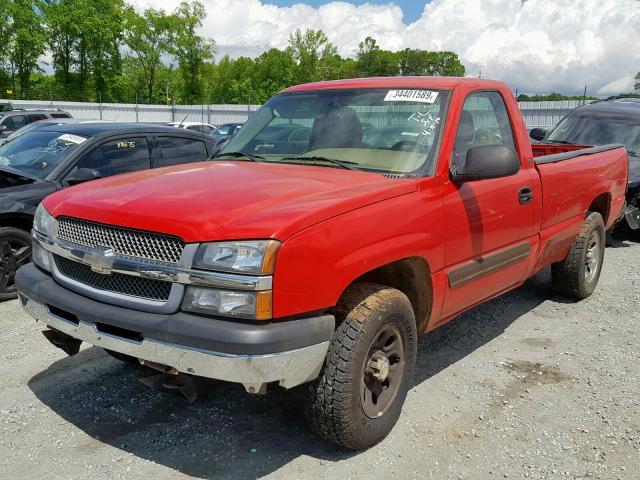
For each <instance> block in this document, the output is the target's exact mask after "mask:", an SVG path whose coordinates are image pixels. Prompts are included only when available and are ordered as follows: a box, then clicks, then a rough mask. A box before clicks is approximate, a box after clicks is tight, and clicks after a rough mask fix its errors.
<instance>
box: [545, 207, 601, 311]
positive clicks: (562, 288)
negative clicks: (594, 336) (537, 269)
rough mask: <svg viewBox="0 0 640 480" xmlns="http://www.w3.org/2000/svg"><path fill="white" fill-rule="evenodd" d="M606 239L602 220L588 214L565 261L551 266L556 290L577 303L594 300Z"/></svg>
mask: <svg viewBox="0 0 640 480" xmlns="http://www.w3.org/2000/svg"><path fill="white" fill-rule="evenodd" d="M605 237H606V234H605V230H604V221H603V220H602V216H601V215H600V214H599V213H597V212H591V213H589V215H588V216H587V218H586V219H585V221H584V222H583V223H582V227H580V233H579V234H578V236H577V237H576V239H575V240H574V242H573V245H571V249H570V250H569V253H568V254H567V256H566V257H565V259H564V260H562V261H561V262H558V263H554V264H553V265H552V266H551V278H552V281H553V286H554V288H555V289H556V290H557V291H558V292H559V293H561V294H563V295H566V296H568V297H573V298H576V299H578V300H582V299H584V298H587V297H589V296H591V294H592V293H593V291H594V290H595V288H596V285H598V279H599V278H600V272H601V271H602V263H603V260H604V247H605Z"/></svg>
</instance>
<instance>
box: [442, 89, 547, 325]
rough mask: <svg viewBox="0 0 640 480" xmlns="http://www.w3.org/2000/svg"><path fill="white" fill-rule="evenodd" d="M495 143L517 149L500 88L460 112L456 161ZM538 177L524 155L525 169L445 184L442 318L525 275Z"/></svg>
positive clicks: (474, 97)
mask: <svg viewBox="0 0 640 480" xmlns="http://www.w3.org/2000/svg"><path fill="white" fill-rule="evenodd" d="M494 144H499V145H506V146H510V147H513V148H515V142H514V135H513V130H512V127H511V122H510V120H509V115H508V113H507V109H506V107H505V103H504V99H503V98H502V96H501V94H500V93H499V92H497V91H482V92H474V93H471V94H469V95H468V96H467V98H466V100H465V102H464V106H463V109H462V112H461V117H460V120H459V124H458V131H457V134H456V142H455V147H454V149H453V155H452V159H451V162H452V166H456V165H460V166H462V165H463V164H464V162H465V159H466V154H467V151H468V150H469V148H471V147H474V146H478V145H494ZM523 167H524V168H523ZM538 181H539V180H538V178H537V176H536V174H535V170H534V169H533V168H531V167H530V166H529V168H526V167H525V166H524V165H523V162H522V159H521V168H520V171H519V172H518V173H517V174H515V175H512V176H508V177H503V178H493V179H486V180H477V181H468V182H463V183H458V184H456V183H453V182H451V181H447V182H445V183H444V185H443V204H444V212H445V239H446V240H445V242H446V244H445V263H444V265H445V275H446V280H447V289H446V290H445V299H444V304H443V310H442V313H441V318H443V319H444V318H445V317H449V316H451V315H454V314H456V313H458V312H461V311H463V310H464V309H466V308H468V307H470V306H472V305H474V304H476V303H479V302H481V301H482V300H485V299H486V298H488V297H491V296H493V295H495V294H497V293H499V292H501V291H504V290H506V289H508V288H509V287H512V286H513V285H515V284H517V283H518V282H520V281H522V280H523V279H524V278H525V275H526V274H527V273H528V271H529V262H528V260H529V258H530V256H531V248H532V244H531V241H530V236H531V232H532V225H533V222H534V218H535V214H536V210H535V204H536V203H535V200H534V199H533V198H532V197H533V194H534V192H537V191H539V189H538V188H536V187H535V185H536V184H537V182H538ZM537 201H539V199H537Z"/></svg>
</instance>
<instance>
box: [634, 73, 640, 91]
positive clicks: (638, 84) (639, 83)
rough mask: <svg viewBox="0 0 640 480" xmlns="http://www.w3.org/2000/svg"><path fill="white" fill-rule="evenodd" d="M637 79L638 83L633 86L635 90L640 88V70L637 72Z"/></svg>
mask: <svg viewBox="0 0 640 480" xmlns="http://www.w3.org/2000/svg"><path fill="white" fill-rule="evenodd" d="M635 81H636V83H635V85H634V86H633V88H634V89H635V90H640V72H638V73H636V76H635Z"/></svg>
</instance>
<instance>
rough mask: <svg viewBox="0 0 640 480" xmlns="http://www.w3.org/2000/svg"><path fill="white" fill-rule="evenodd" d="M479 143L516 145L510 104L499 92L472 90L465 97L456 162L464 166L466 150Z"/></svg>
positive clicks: (455, 154) (458, 134)
mask: <svg viewBox="0 0 640 480" xmlns="http://www.w3.org/2000/svg"><path fill="white" fill-rule="evenodd" d="M478 145H507V146H510V147H514V146H515V143H514V141H513V131H512V130H511V123H510V122H509V115H508V114H507V108H506V106H505V104H504V100H503V99H502V96H501V95H500V94H499V93H498V92H478V93H473V94H471V95H469V96H468V97H467V99H466V100H465V102H464V106H463V107H462V114H461V116H460V122H459V124H458V133H457V135H456V143H455V146H454V150H453V162H454V164H455V165H456V166H463V165H464V163H465V160H466V157H467V151H468V150H469V149H470V148H471V147H475V146H478Z"/></svg>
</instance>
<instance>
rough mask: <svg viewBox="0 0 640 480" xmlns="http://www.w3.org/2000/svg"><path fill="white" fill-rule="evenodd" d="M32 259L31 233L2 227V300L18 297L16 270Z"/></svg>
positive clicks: (0, 282)
mask: <svg viewBox="0 0 640 480" xmlns="http://www.w3.org/2000/svg"><path fill="white" fill-rule="evenodd" d="M30 261H31V235H30V234H29V233H28V232H26V231H24V230H20V229H19V228H14V227H1V228H0V301H5V300H11V299H13V298H17V297H18V292H17V291H16V285H15V276H16V271H17V270H18V268H20V267H21V266H22V265H25V264H26V263H29V262H30Z"/></svg>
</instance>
